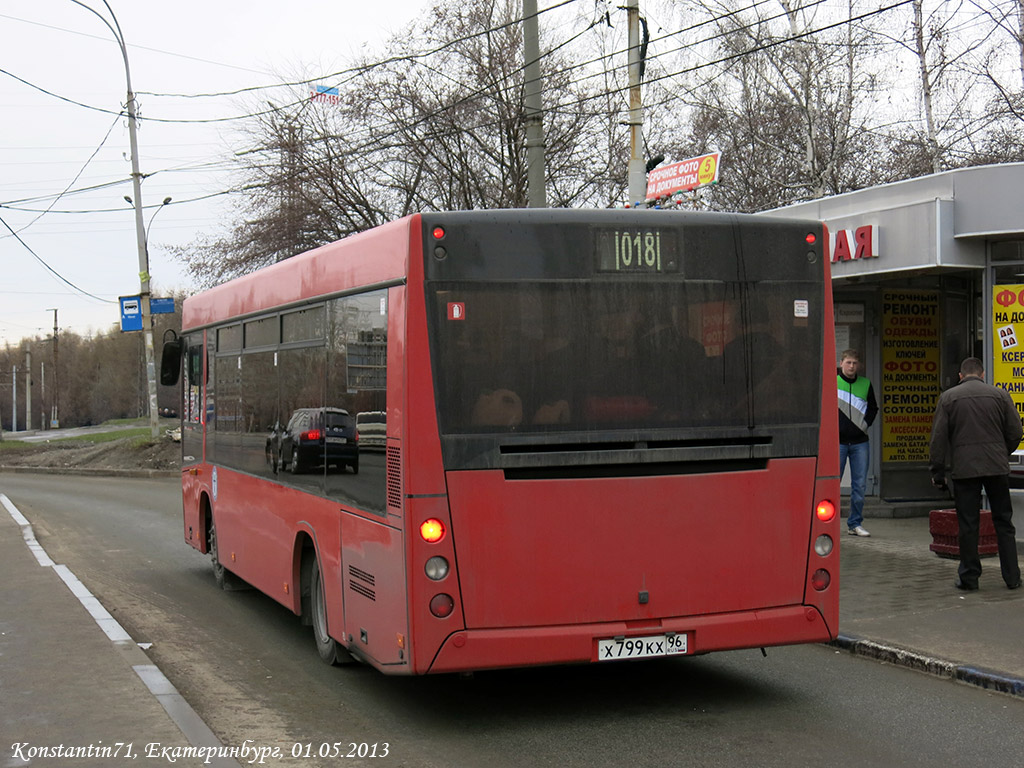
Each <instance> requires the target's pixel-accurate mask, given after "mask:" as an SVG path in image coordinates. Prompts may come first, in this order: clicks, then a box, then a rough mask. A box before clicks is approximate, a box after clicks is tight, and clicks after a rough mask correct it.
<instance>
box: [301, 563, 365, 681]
mask: <svg viewBox="0 0 1024 768" xmlns="http://www.w3.org/2000/svg"><path fill="white" fill-rule="evenodd" d="M310 579H311V581H312V584H311V585H310V603H309V609H310V618H311V619H312V623H313V638H314V639H315V640H316V652H317V653H318V654H319V655H320V659H321V660H322V661H323V662H324V663H325V664H331V665H343V664H352V663H354V662H355V659H354V658H353V657H352V656H351V655H350V654H349V652H348V651H346V650H345V649H344V647H342V645H341V644H340V643H339V642H338V641H337V640H335V639H334V638H333V637H331V636H330V635H329V634H328V632H327V600H326V598H325V597H324V579H323V575H322V574H321V573H320V561H319V560H317V559H315V558H314V560H313V569H312V572H311V574H310Z"/></svg>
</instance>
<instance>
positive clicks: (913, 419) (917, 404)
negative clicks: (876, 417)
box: [879, 291, 941, 464]
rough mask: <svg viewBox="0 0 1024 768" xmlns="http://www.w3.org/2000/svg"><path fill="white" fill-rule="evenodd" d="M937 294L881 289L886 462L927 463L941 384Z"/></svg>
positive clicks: (882, 392) (884, 450)
mask: <svg viewBox="0 0 1024 768" xmlns="http://www.w3.org/2000/svg"><path fill="white" fill-rule="evenodd" d="M940 327H941V326H940V322H939V294H938V292H936V291H885V292H884V293H883V294H882V381H881V402H880V403H879V405H880V407H881V418H882V461H883V462H892V463H907V464H909V463H920V462H924V463H927V461H928V445H929V443H930V442H931V432H932V416H933V415H934V414H935V404H936V403H937V402H938V399H939V394H940V388H939V362H940V356H939V330H940Z"/></svg>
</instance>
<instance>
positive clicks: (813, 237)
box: [804, 232, 818, 245]
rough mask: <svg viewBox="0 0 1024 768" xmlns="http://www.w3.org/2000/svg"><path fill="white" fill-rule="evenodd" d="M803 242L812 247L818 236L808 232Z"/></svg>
mask: <svg viewBox="0 0 1024 768" xmlns="http://www.w3.org/2000/svg"><path fill="white" fill-rule="evenodd" d="M804 240H806V241H807V244H808V245H814V244H815V243H816V242H818V236H817V235H816V234H814V233H813V232H808V233H807V237H805V238H804Z"/></svg>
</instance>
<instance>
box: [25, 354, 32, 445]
mask: <svg viewBox="0 0 1024 768" xmlns="http://www.w3.org/2000/svg"><path fill="white" fill-rule="evenodd" d="M25 429H26V430H28V431H29V432H31V431H32V351H31V350H30V349H26V350H25Z"/></svg>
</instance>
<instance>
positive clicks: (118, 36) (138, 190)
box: [71, 0, 160, 440]
mask: <svg viewBox="0 0 1024 768" xmlns="http://www.w3.org/2000/svg"><path fill="white" fill-rule="evenodd" d="M71 2H73V3H74V4H75V5H78V6H80V7H82V8H84V9H85V10H87V11H89V13H91V14H93V15H94V16H96V17H97V18H98V19H99V20H100V21H102V22H103V23H104V24H105V25H106V27H107V29H109V30H110V32H111V34H113V35H114V40H115V41H116V42H117V45H118V47H119V48H120V49H121V58H122V59H123V60H124V79H125V83H126V84H127V86H128V103H127V109H128V144H129V147H130V148H131V154H132V157H131V160H132V193H133V195H132V201H131V203H132V205H134V206H135V243H136V246H137V248H138V252H139V303H140V304H141V305H142V333H143V335H144V336H145V339H146V378H147V380H148V382H149V429H150V433H151V436H152V437H153V439H154V440H155V439H156V438H157V437H159V436H160V418H159V414H158V413H157V408H156V361H155V359H154V358H155V355H154V352H153V314H152V312H150V307H149V254H148V253H147V251H146V227H145V224H144V223H143V221H142V173H141V171H139V139H138V136H137V135H136V134H137V132H138V129H137V125H136V124H137V123H138V118H137V116H136V108H135V92H134V91H133V90H132V73H131V69H130V68H129V66H128V47H127V45H126V44H125V42H124V35H123V34H122V33H121V25H120V24H119V23H118V21H117V16H116V15H115V14H114V9H113V8H111V7H110V3H108V2H107V0H101V2H102V3H103V5H104V7H106V9H107V13H109V14H110V18H111V19H112V20H113V22H114V23H113V24H111V23H110V22H109V21H107V20H106V18H104V17H103V16H102V15H101V14H100V13H98V12H97V11H95V10H94V9H92V8H90V7H89V6H88V5H86V4H85V3H83V2H81V0H71Z"/></svg>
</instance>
